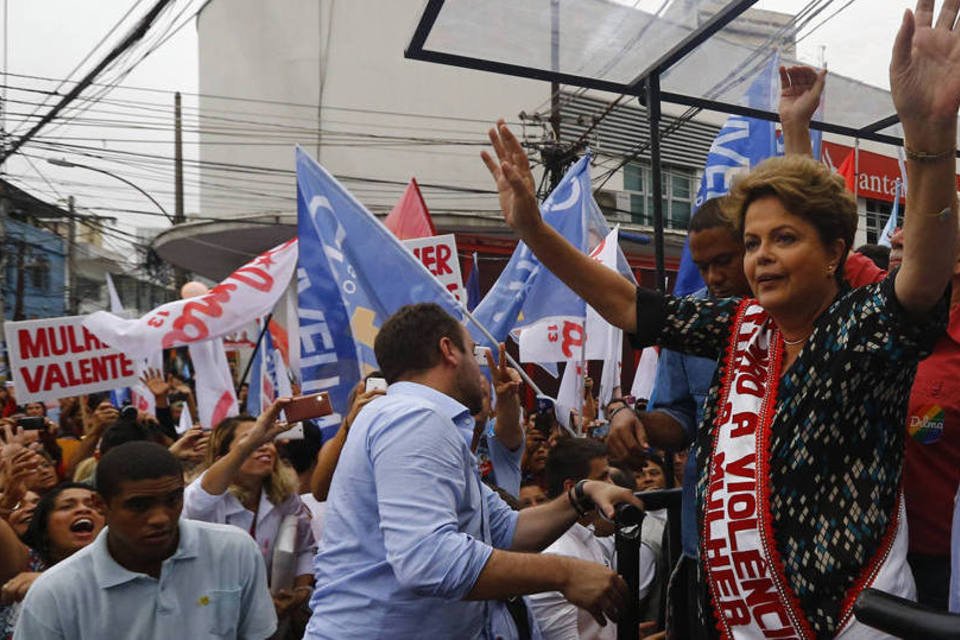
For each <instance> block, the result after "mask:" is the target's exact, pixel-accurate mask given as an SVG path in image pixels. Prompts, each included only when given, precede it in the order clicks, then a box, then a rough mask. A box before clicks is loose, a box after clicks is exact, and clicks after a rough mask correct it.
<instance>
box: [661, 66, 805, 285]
mask: <svg viewBox="0 0 960 640" xmlns="http://www.w3.org/2000/svg"><path fill="white" fill-rule="evenodd" d="M779 66H780V56H779V55H775V56H773V57H772V58H771V59H770V62H769V63H768V64H767V66H766V67H764V69H763V71H762V72H761V73H760V75H758V76H757V78H756V79H755V80H754V81H753V84H751V85H750V88H749V89H748V90H747V95H746V102H747V106H749V107H753V108H756V109H764V110H767V111H772V110H774V109H775V108H776V104H777V99H778V95H777V88H778V87H779V84H778V70H779ZM817 146H818V147H819V144H818V145H817ZM781 153H782V146H781V144H780V141H779V140H778V139H777V128H776V123H775V122H772V121H768V120H758V119H756V118H748V117H745V116H736V115H734V116H730V117H729V118H727V121H726V123H724V125H723V128H722V129H720V131H719V132H718V133H717V137H716V138H714V140H713V144H712V145H710V151H709V153H707V162H706V165H705V167H704V170H703V179H702V180H701V181H700V190H699V191H698V192H697V200H696V206H697V207H699V206H700V205H702V204H703V203H704V202H706V201H707V200H709V199H710V198H715V197H718V196H722V195H726V194H727V193H728V192H729V191H730V183H731V181H732V179H733V176H734V175H735V174H737V173H738V172H740V171H743V170H749V169H752V168H753V167H755V166H757V164H759V163H760V162H761V161H763V160H766V159H767V158H771V157H773V156H775V155H778V154H781ZM703 287H704V282H703V279H702V278H701V277H700V272H699V271H698V270H697V267H696V265H695V264H693V258H692V257H691V255H690V240H689V238H688V239H687V240H686V241H684V243H683V254H682V255H681V257H680V268H679V271H678V272H677V282H676V284H675V285H674V287H673V294H674V295H677V296H685V295H689V294H691V293H694V292H695V291H698V290H700V289H702V288H703Z"/></svg>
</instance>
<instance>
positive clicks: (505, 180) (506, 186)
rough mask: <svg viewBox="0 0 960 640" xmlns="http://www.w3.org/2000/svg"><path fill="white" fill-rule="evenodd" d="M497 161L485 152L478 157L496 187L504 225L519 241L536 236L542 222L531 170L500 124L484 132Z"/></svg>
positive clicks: (518, 145) (512, 136) (518, 147)
mask: <svg viewBox="0 0 960 640" xmlns="http://www.w3.org/2000/svg"><path fill="white" fill-rule="evenodd" d="M487 135H488V136H489V138H490V142H491V144H493V150H494V151H495V152H496V154H497V159H496V160H494V159H493V157H492V156H491V155H490V154H489V153H488V152H486V151H483V152H481V153H480V157H481V158H483V162H484V164H486V165H487V169H488V170H489V171H490V175H492V176H493V179H494V181H496V183H497V193H498V194H499V196H500V209H501V210H502V211H503V217H504V219H505V220H506V222H507V224H508V225H510V227H511V228H512V229H513V230H514V231H516V232H517V233H518V234H519V235H520V237H521V238H522V237H524V235H525V234H527V233H530V232H535V231H536V229H537V227H538V226H539V225H540V224H541V223H542V222H543V218H541V216H540V206H539V205H538V204H537V195H536V194H537V187H536V183H535V182H534V180H533V172H532V171H531V170H530V161H529V159H528V158H527V154H526V152H525V151H524V150H523V147H521V146H520V141H519V140H517V138H516V136H514V135H513V132H512V131H510V129H509V128H508V127H507V125H506V123H505V122H504V121H503V120H498V121H497V126H496V127H494V128H492V129H490V130H489V131H488V132H487Z"/></svg>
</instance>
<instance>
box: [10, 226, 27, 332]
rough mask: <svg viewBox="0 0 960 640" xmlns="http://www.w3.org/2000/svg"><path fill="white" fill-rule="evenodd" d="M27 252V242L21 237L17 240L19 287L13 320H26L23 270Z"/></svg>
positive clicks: (14, 302)
mask: <svg viewBox="0 0 960 640" xmlns="http://www.w3.org/2000/svg"><path fill="white" fill-rule="evenodd" d="M26 252H27V243H26V241H25V240H24V239H23V238H22V237H21V238H19V239H18V240H17V287H16V294H15V296H14V301H13V320H14V321H17V320H24V319H26V315H25V314H24V312H23V288H24V282H23V272H24V268H23V267H24V260H25V257H24V254H25V253H26Z"/></svg>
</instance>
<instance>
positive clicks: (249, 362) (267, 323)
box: [237, 311, 273, 389]
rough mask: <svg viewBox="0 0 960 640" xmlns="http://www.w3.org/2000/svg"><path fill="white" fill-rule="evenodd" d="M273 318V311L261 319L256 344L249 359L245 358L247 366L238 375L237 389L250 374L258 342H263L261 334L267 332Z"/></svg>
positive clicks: (258, 347) (258, 346) (258, 348)
mask: <svg viewBox="0 0 960 640" xmlns="http://www.w3.org/2000/svg"><path fill="white" fill-rule="evenodd" d="M272 318H273V311H271V312H270V313H268V314H267V317H266V319H264V321H263V328H262V329H260V335H258V336H257V346H255V347H254V348H253V353H251V354H250V359H249V360H247V367H246V368H245V369H244V370H243V375H242V376H240V382H239V383H238V384H237V389H239V388H240V387H242V386H243V383H245V382H246V381H247V376H248V375H250V367H251V366H253V359H254V358H256V357H257V351H259V350H260V343H261V342H263V334H265V333H266V332H267V329H268V328H269V327H270V320H271V319H272Z"/></svg>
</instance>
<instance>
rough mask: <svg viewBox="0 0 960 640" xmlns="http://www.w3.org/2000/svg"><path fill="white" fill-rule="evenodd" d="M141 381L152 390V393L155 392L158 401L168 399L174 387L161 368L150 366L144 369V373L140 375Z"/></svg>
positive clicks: (154, 395)
mask: <svg viewBox="0 0 960 640" xmlns="http://www.w3.org/2000/svg"><path fill="white" fill-rule="evenodd" d="M140 382H142V383H143V385H144V386H145V387H146V388H147V389H149V390H150V393H152V394H153V397H154V398H155V399H156V400H157V401H158V402H159V401H161V400H166V398H167V396H168V395H170V391H171V389H172V387H171V384H170V380H169V379H167V378H164V376H163V372H162V371H160V370H159V369H152V368H150V369H147V370H146V371H144V372H143V375H142V376H140ZM161 406H166V405H161Z"/></svg>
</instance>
